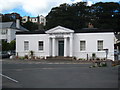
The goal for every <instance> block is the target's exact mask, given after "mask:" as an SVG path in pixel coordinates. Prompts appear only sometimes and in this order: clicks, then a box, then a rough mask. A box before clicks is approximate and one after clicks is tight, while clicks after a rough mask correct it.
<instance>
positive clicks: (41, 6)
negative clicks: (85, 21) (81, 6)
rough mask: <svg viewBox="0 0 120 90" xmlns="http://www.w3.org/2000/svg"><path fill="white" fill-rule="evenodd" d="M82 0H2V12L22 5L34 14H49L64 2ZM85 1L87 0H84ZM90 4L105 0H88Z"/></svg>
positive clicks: (24, 9) (27, 11) (26, 10)
mask: <svg viewBox="0 0 120 90" xmlns="http://www.w3.org/2000/svg"><path fill="white" fill-rule="evenodd" d="M81 1H82V0H1V1H0V7H2V8H0V12H3V11H4V12H5V11H9V10H12V9H14V8H18V7H20V8H21V9H22V10H23V11H25V12H26V13H29V14H31V15H32V16H37V15H44V16H45V15H47V14H48V13H49V12H50V10H51V9H52V8H53V7H56V6H59V5H60V4H63V3H69V4H71V3H75V2H81ZM84 1H85V0H84ZM87 1H88V5H91V4H92V2H96V1H103V0H87Z"/></svg>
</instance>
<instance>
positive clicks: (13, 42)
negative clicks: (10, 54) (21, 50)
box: [9, 40, 16, 50]
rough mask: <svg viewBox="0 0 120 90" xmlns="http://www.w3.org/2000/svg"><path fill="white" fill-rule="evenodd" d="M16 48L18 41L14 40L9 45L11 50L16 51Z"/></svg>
mask: <svg viewBox="0 0 120 90" xmlns="http://www.w3.org/2000/svg"><path fill="white" fill-rule="evenodd" d="M15 48H16V41H15V40H12V41H11V42H10V43H9V50H15Z"/></svg>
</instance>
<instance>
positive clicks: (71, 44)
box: [70, 36, 73, 57]
mask: <svg viewBox="0 0 120 90" xmlns="http://www.w3.org/2000/svg"><path fill="white" fill-rule="evenodd" d="M72 56H73V37H72V36H71V37H70V57H72Z"/></svg>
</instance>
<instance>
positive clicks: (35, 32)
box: [16, 30, 46, 35]
mask: <svg viewBox="0 0 120 90" xmlns="http://www.w3.org/2000/svg"><path fill="white" fill-rule="evenodd" d="M16 34H17V35H19V34H46V33H45V30H39V31H29V32H28V31H25V32H16Z"/></svg>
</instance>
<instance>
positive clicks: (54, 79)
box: [1, 59, 120, 88]
mask: <svg viewBox="0 0 120 90" xmlns="http://www.w3.org/2000/svg"><path fill="white" fill-rule="evenodd" d="M91 65H92V63H90V62H82V63H81V62H78V61H77V62H76V61H69V60H66V61H62V60H60V61H59V60H58V61H49V60H48V61H34V60H31V61H30V60H29V61H28V60H9V59H4V60H2V74H1V76H2V88H118V87H119V86H120V83H119V81H120V77H119V76H120V75H119V74H120V72H119V71H120V68H119V66H115V67H96V68H89V67H90V66H91Z"/></svg>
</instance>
